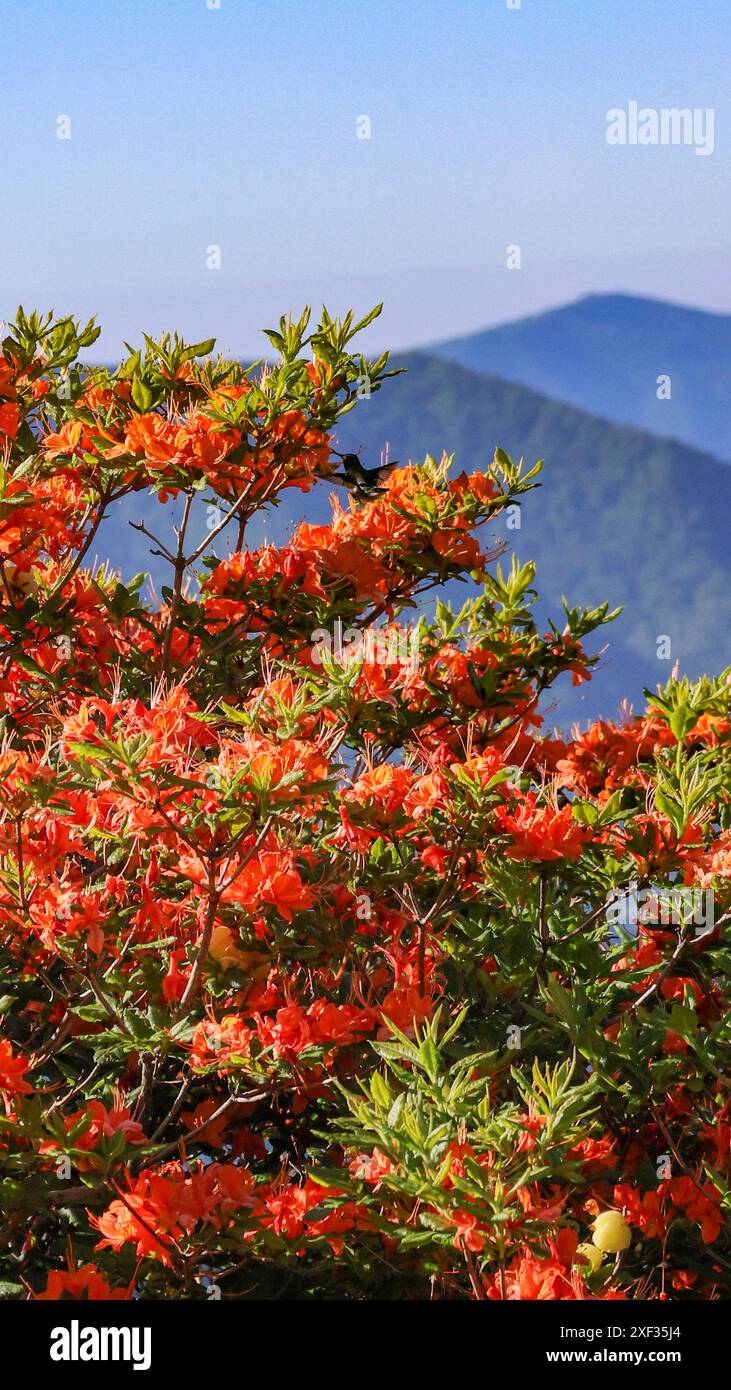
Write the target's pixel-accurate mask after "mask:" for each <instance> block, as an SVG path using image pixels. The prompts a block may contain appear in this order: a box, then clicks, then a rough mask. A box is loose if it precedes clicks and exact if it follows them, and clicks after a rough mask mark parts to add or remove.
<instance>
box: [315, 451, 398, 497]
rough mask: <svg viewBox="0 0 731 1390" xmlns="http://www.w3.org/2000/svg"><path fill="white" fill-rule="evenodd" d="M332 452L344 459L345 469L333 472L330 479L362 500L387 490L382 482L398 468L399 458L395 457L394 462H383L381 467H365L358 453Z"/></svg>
mask: <svg viewBox="0 0 731 1390" xmlns="http://www.w3.org/2000/svg"><path fill="white" fill-rule="evenodd" d="M331 452H332V453H333V454H335V455H336V457H337V458H339V459H342V461H343V471H342V473H333V475H332V477H331V478H330V481H331V482H333V483H340V484H341V486H342V487H345V488H347V489H348V492H349V493H351V494H352V496H353V497H355V498H356V500H357V501H360V502H366V501H370V500H371V499H372V498H374V497H379V496H380V494H381V493H382V492H385V491H386V489H385V487H382V486H381V483H382V482H383V481H384V479H386V478H387V477H388V475H389V473H393V470H394V468H398V459H394V460H393V463H382V464H381V466H380V468H364V467H363V464H362V463H361V461H360V459H359V458H358V455H357V454H339V453H338V451H337V449H333V450H332V451H331Z"/></svg>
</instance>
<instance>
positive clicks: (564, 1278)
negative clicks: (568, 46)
mask: <svg viewBox="0 0 731 1390" xmlns="http://www.w3.org/2000/svg"><path fill="white" fill-rule="evenodd" d="M369 317H370V316H369ZM367 321H369V320H368V319H366V320H363V321H361V324H355V323H354V322H353V319H352V316H350V315H349V316H347V317H346V319H345V320H343V321H339V320H334V319H331V318H330V316H329V315H327V314H326V313H323V317H322V320H321V322H320V323H319V324H318V325H317V327H316V328H314V330H312V331H310V327H309V321H308V318H307V316H306V315H305V316H303V317H302V319H300V320H299V321H298V322H294V321H292V320H291V319H283V320H282V321H281V322H280V325H279V328H278V329H277V330H271V331H270V340H271V344H272V347H273V349H274V353H275V354H276V359H275V360H273V361H271V362H269V363H268V364H267V365H265V366H264V367H261V366H259V367H255V368H252V369H250V370H245V369H244V368H243V367H241V365H240V364H238V363H236V362H227V361H225V360H224V359H222V358H221V357H217V356H215V355H214V351H213V349H214V344H213V342H212V341H211V342H206V343H199V344H194V345H188V344H186V343H184V342H183V341H182V340H181V339H179V338H177V337H172V338H171V337H165V338H163V339H161V340H159V341H157V342H155V341H153V340H151V339H148V340H146V342H145V347H144V349H143V350H140V351H139V352H134V353H132V354H131V355H130V356H129V357H128V358H127V359H126V360H125V361H124V362H123V363H122V364H121V365H120V366H119V368H118V369H117V370H115V371H108V370H106V369H105V370H101V369H94V368H89V367H87V366H84V365H83V364H82V363H81V362H80V360H79V358H80V354H81V353H82V352H85V351H86V350H87V349H88V348H89V347H90V346H91V345H92V344H93V341H94V338H95V331H96V330H95V328H94V325H93V324H92V325H87V326H86V328H84V329H82V328H79V326H78V325H76V324H74V323H73V322H72V321H70V320H58V321H57V320H54V319H53V318H52V317H50V316H47V317H45V318H43V317H40V316H38V315H31V316H26V315H25V314H23V313H22V312H19V315H18V319H17V322H16V324H15V325H14V326H13V327H12V328H11V329H10V331H9V333H8V335H7V336H6V338H5V340H4V342H3V345H2V357H0V456H1V458H2V468H1V470H0V721H1V722H0V733H1V739H2V741H1V743H0V962H1V964H2V971H3V990H4V994H3V997H2V999H1V1000H0V1010H1V1012H0V1204H1V1206H2V1240H1V1241H0V1258H1V1259H2V1265H3V1274H2V1278H3V1281H4V1288H5V1290H6V1296H10V1297H18V1298H50V1299H55V1298H62V1297H65V1298H72V1299H85V1298H89V1299H100V1298H115V1299H121V1298H131V1297H133V1296H140V1297H143V1298H170V1297H173V1298H188V1299H196V1298H200V1299H205V1298H208V1297H211V1296H212V1295H215V1296H219V1297H224V1298H225V1297H234V1298H236V1297H256V1298H268V1297H274V1296H277V1297H280V1296H282V1294H283V1293H284V1294H285V1296H288V1297H292V1298H304V1297H312V1296H323V1297H348V1298H359V1299H368V1298H380V1297H403V1296H407V1297H412V1298H429V1297H442V1298H447V1299H453V1298H456V1299H460V1298H469V1299H486V1300H502V1299H520V1298H524V1299H535V1298H541V1299H559V1300H560V1299H625V1298H634V1297H651V1298H678V1299H691V1298H692V1299H707V1298H716V1297H728V1295H729V1289H730V1288H731V1284H730V1274H729V1272H730V1271H731V1236H730V1232H729V1211H730V1210H731V1193H730V1191H729V1187H730V1184H731V1172H730V1166H731V1095H730V1094H729V1082H728V1074H729V1065H728V1064H729V1056H728V1038H729V1033H728V1002H729V1001H728V995H729V964H730V958H729V950H728V938H727V921H728V920H729V919H731V809H730V807H729V791H730V789H731V753H730V750H731V717H730V715H729V699H730V688H729V680H728V675H727V674H726V673H722V674H721V675H719V676H717V677H715V678H707V679H704V680H701V681H698V682H695V683H693V684H691V683H689V682H687V681H684V680H678V679H673V680H671V681H670V682H669V683H668V685H667V686H665V687H664V689H661V690H659V691H658V692H657V694H656V695H654V696H652V697H651V698H649V699H648V704H647V708H646V709H645V710H644V711H642V712H640V713H638V714H633V713H632V712H631V711H630V710H629V709H626V710H624V711H623V712H622V713H621V714H620V716H619V717H618V718H617V720H616V721H614V722H610V721H603V722H601V723H597V724H594V725H593V726H591V727H590V728H589V729H586V730H579V729H575V730H574V731H573V733H572V734H570V735H561V734H559V733H557V732H555V731H552V729H551V727H550V723H549V721H548V719H547V716H546V713H545V711H546V708H547V705H548V704H550V701H549V700H548V697H547V692H548V691H549V689H550V687H551V685H552V684H553V683H554V681H556V680H557V679H558V678H564V679H566V678H570V679H572V680H573V681H574V682H581V681H584V680H586V679H589V678H590V675H591V671H592V667H593V666H594V665H595V663H596V660H597V658H596V656H593V655H591V654H590V653H589V650H588V646H587V638H590V637H591V635H592V634H593V633H594V632H595V631H596V630H598V629H599V628H601V627H602V626H603V624H605V623H606V622H608V621H609V620H610V619H611V617H612V616H613V615H612V614H610V613H608V611H607V608H606V605H604V606H602V607H599V608H595V609H582V608H574V607H570V606H569V605H568V604H567V605H566V608H565V612H564V614H563V616H562V619H561V621H560V623H551V624H549V627H548V630H541V628H540V627H539V625H538V624H537V622H536V619H535V610H534V601H535V591H534V589H533V582H534V578H535V573H534V568H533V566H532V565H531V564H530V563H522V564H521V563H520V562H519V561H518V560H517V559H516V558H515V557H513V558H512V559H511V561H510V563H508V560H507V558H504V557H503V549H504V542H503V541H502V540H501V537H500V534H499V533H498V532H497V531H496V525H497V519H498V518H499V516H500V513H501V512H502V511H504V510H505V508H507V507H508V506H515V505H517V504H519V503H521V502H522V501H523V500H524V499H525V498H527V497H528V496H529V494H531V493H532V491H533V489H534V488H535V487H536V485H537V478H538V472H539V469H538V467H532V468H526V466H525V465H524V464H523V463H522V461H521V463H519V464H516V463H514V462H513V461H512V460H511V459H510V458H509V457H508V455H506V454H505V453H503V451H502V450H501V449H497V450H495V452H494V456H492V457H491V458H490V459H489V461H488V462H487V463H485V462H482V461H476V462H477V463H478V464H480V462H482V466H477V467H475V468H474V469H473V471H469V472H459V473H457V472H456V471H455V470H454V467H453V465H452V461H451V460H450V459H448V458H445V459H442V460H440V461H437V460H435V459H432V458H427V459H426V460H425V461H424V462H423V463H420V464H414V463H410V464H408V465H407V466H405V467H403V468H399V469H397V470H395V471H393V472H392V473H390V475H389V476H388V478H387V480H384V482H383V484H382V486H381V487H380V490H378V492H377V494H376V495H375V496H374V497H369V498H366V499H363V498H359V497H351V498H350V499H348V500H347V505H344V497H343V495H342V494H341V493H337V492H334V493H333V494H332V498H331V502H332V517H331V520H330V522H329V523H328V524H324V525H313V524H309V523H302V524H301V525H299V526H298V527H297V528H296V529H295V530H294V531H293V533H292V535H291V537H290V539H289V541H288V542H287V543H286V544H283V545H280V546H273V545H265V546H263V547H259V548H256V549H250V548H249V547H248V546H247V542H246V531H247V526H248V523H249V521H250V519H251V517H252V516H253V515H254V514H255V513H256V512H257V511H259V510H261V509H262V508H266V507H268V506H271V505H274V504H275V502H276V500H277V498H278V497H279V495H280V494H281V492H282V490H283V489H285V488H293V487H294V488H299V489H301V490H302V491H309V490H312V489H313V488H315V487H321V488H322V489H323V490H324V494H325V495H327V493H328V491H330V490H331V489H332V488H333V487H337V486H338V485H339V480H338V479H337V477H336V474H337V456H336V455H334V453H333V449H334V448H335V447H337V442H338V421H339V419H340V417H341V416H342V415H343V414H344V413H345V412H346V411H348V410H350V409H351V408H352V407H353V405H354V404H355V403H356V402H357V392H358V383H359V381H361V380H362V378H363V376H364V375H367V376H368V379H369V381H370V383H371V389H372V390H373V389H380V387H381V385H382V384H383V382H384V381H385V380H386V378H387V377H388V376H389V372H388V370H387V366H388V363H387V358H386V357H385V356H384V357H383V358H380V359H379V360H378V361H377V362H375V363H366V362H364V359H363V358H362V357H359V356H354V355H353V354H352V352H351V340H352V338H353V336H354V334H355V333H356V332H357V331H358V330H359V328H361V327H363V326H364V325H365V323H366V322H367ZM390 389H394V390H397V387H396V386H394V387H392V388H390ZM333 479H335V482H333ZM132 492H145V493H147V494H149V496H150V499H151V509H150V512H149V513H147V512H146V516H148V515H157V514H159V515H160V516H161V517H164V516H165V514H166V511H165V509H166V508H168V509H169V508H172V507H175V508H176V509H177V510H176V518H177V520H178V525H177V529H176V531H175V532H173V533H172V534H169V533H168V532H166V533H165V534H164V536H163V537H160V536H159V535H157V534H155V533H153V532H152V530H150V529H149V528H151V527H152V526H153V525H154V523H153V522H152V521H150V522H149V527H148V524H147V521H146V522H145V524H144V525H143V526H142V527H141V528H140V529H141V530H142V531H143V532H144V533H145V534H149V536H150V540H151V544H153V545H155V546H156V548H157V550H158V553H159V554H162V555H163V556H164V557H165V558H166V559H167V561H168V563H169V566H170V584H169V586H166V588H165V589H164V590H163V596H162V599H161V600H157V599H155V598H154V596H153V597H150V598H147V597H145V596H144V593H143V589H142V582H141V580H140V581H138V582H135V583H127V584H125V583H123V582H122V580H121V579H120V578H119V576H117V575H115V574H114V573H112V572H111V571H110V570H109V568H107V567H105V568H102V569H99V568H98V567H95V566H94V565H93V564H92V563H91V562H90V556H91V555H92V554H93V546H94V542H95V538H96V537H97V535H98V532H99V527H100V526H101V524H102V522H103V521H105V520H106V519H107V518H109V517H110V516H113V515H114V508H115V506H116V505H117V504H118V503H119V502H120V501H121V500H122V499H124V498H125V497H127V496H128V495H129V494H130V493H132ZM196 498H202V499H203V500H204V501H207V502H208V504H209V506H211V507H213V508H215V515H216V516H220V518H221V520H220V522H218V521H216V524H215V527H214V530H213V532H211V533H209V535H208V536H207V538H206V539H205V540H204V541H203V542H196V541H195V540H194V539H192V533H191V530H190V521H191V516H192V514H193V508H194V503H195V499H196ZM155 499H157V501H155ZM528 505H530V506H537V505H538V502H537V499H535V498H532V497H531V498H530V501H529V502H528ZM181 518H182V519H181ZM162 525H163V523H162V522H161V524H160V528H158V529H161V528H162ZM219 536H220V538H221V542H222V547H216V546H215V545H214V541H215V540H217V539H218V538H219ZM222 548H223V552H224V553H223V554H222V553H221V549H222ZM455 580H469V581H470V583H471V588H470V589H469V590H468V592H469V595H470V596H469V597H467V599H466V600H465V601H464V602H463V604H462V606H461V608H455V607H454V606H453V604H452V602H448V601H447V599H446V598H445V596H444V592H442V593H441V594H440V595H439V596H435V597H436V601H435V602H432V601H431V600H430V599H428V598H426V596H427V595H428V594H430V593H431V591H439V590H442V591H444V586H446V585H450V586H451V587H450V589H449V591H448V595H453V593H454V586H453V581H455ZM415 607H416V608H417V609H418V611H419V613H420V616H419V620H418V627H417V628H414V627H413V624H412V623H411V618H410V615H411V614H413V611H414V608H415ZM407 618H408V619H409V626H408V628H407V627H406V626H405V622H406V619H407ZM335 630H347V631H348V632H351V633H355V634H358V633H362V634H371V635H372V636H373V639H374V640H373V641H370V642H369V641H363V642H362V643H356V644H354V651H353V652H352V653H351V656H350V658H349V660H348V661H347V662H338V661H336V660H332V659H331V658H330V656H329V655H327V654H326V655H323V652H322V649H321V644H320V648H318V645H317V637H316V634H318V633H320V634H322V633H328V632H333V631H335ZM413 631H416V632H417V634H418V643H417V644H416V645H417V648H418V660H417V661H414V660H413V659H411V655H412V652H413V650H414V644H413V643H412V642H411V640H409V641H408V642H406V641H403V642H402V641H399V640H396V639H397V638H398V635H399V634H403V633H404V632H408V633H411V632H413ZM313 634H315V637H314V638H313ZM379 634H380V639H379ZM394 634H395V639H394V640H391V638H392V637H394ZM386 638H388V641H386V640H385V639H386ZM381 639H383V640H381ZM384 650H385V651H387V653H388V656H387V659H383V658H382V653H383V651H384ZM374 653H376V654H377V653H380V654H381V656H380V659H376V656H375V655H374ZM649 886H652V888H653V891H655V890H656V891H662V890H663V889H664V890H665V891H666V892H668V893H670V892H672V891H676V892H677V891H679V890H680V889H681V888H684V889H687V890H693V889H697V890H703V891H704V892H710V893H712V894H713V900H714V906H715V912H714V918H713V923H712V928H711V929H710V930H706V931H704V932H703V933H701V934H699V933H696V932H695V931H694V929H693V927H692V924H691V923H686V922H685V921H684V919H683V917H682V915H681V916H680V917H679V918H678V920H677V921H676V920H666V919H663V918H660V919H658V918H657V917H656V918H655V919H654V920H649V921H647V920H640V921H638V922H635V923H633V922H631V921H627V922H624V923H621V924H619V925H616V924H615V925H613V926H612V927H611V929H610V927H609V926H608V923H607V912H606V908H607V902H608V901H611V900H612V899H616V898H618V897H621V896H622V895H626V894H628V893H630V892H631V891H636V890H638V889H639V890H640V891H642V890H644V889H646V888H648V887H649Z"/></svg>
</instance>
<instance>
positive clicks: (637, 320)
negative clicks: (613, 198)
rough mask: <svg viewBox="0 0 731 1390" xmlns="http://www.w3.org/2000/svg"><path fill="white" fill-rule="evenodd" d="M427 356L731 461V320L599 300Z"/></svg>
mask: <svg viewBox="0 0 731 1390" xmlns="http://www.w3.org/2000/svg"><path fill="white" fill-rule="evenodd" d="M426 351H427V352H428V353H429V354H430V355H433V356H436V357H443V358H446V359H447V360H448V361H451V362H456V363H458V364H459V365H461V366H464V367H469V368H471V370H473V371H478V372H487V373H490V374H491V375H493V376H499V377H502V378H503V379H504V380H506V381H513V382H519V383H520V384H521V385H524V386H530V387H532V388H533V389H534V390H536V391H541V392H543V394H544V395H547V396H551V397H553V398H554V399H555V400H560V401H565V402H566V403H567V404H569V405H574V406H578V407H580V408H581V409H583V410H588V411H590V412H591V413H592V414H594V415H599V416H602V417H604V418H606V419H608V420H611V421H613V422H614V423H615V424H631V425H636V426H638V427H639V428H641V429H646V430H651V431H652V432H653V433H654V434H659V435H663V436H665V437H668V438H675V439H679V440H682V441H683V442H684V443H687V444H692V445H693V446H695V447H696V448H699V449H703V450H704V451H705V452H708V453H711V454H713V455H715V456H716V457H717V458H723V459H725V460H731V410H729V405H728V401H729V389H730V387H731V315H729V314H714V313H709V312H707V311H705V310H702V309H693V308H688V307H686V306H684V305H680V304H670V303H667V302H666V301H664V300H659V299H646V298H642V297H640V296H636V295H629V294H592V295H587V296H586V297H585V298H583V299H579V300H577V301H576V302H575V303H573V304H566V305H562V306H561V307H560V308H558V309H549V310H547V311H545V312H543V313H540V314H535V315H533V316H531V317H529V318H523V319H518V320H516V321H515V322H513V323H506V324H499V325H498V326H497V327H495V328H487V329H485V330H484V331H483V332H479V333H472V334H470V335H468V336H465V337H459V338H453V339H451V340H449V341H447V342H442V343H437V344H436V345H435V346H434V347H429V348H427V349H426ZM659 377H669V378H670V393H671V394H670V398H669V399H659V398H658V389H661V390H662V391H664V392H665V394H667V386H666V385H664V384H661V387H660V388H658V378H659Z"/></svg>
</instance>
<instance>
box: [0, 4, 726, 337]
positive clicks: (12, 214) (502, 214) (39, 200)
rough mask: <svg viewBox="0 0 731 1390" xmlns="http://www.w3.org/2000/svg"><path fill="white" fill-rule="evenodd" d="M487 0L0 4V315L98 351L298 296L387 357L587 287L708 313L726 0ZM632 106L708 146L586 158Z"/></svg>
mask: <svg viewBox="0 0 731 1390" xmlns="http://www.w3.org/2000/svg"><path fill="white" fill-rule="evenodd" d="M214 3H215V0H208V4H214ZM510 3H511V0H449V3H446V0H444V2H443V3H442V0H368V2H367V3H363V4H353V3H329V0H328V3H324V0H296V2H295V0H220V9H215V8H211V9H209V8H208V7H207V4H206V0H124V3H114V0H0V83H1V86H0V90H1V92H2V112H3V185H2V186H3V195H2V231H1V232H0V316H2V315H5V316H7V315H8V314H12V313H13V312H14V310H15V306H16V304H17V303H18V302H19V301H21V302H23V304H24V305H25V306H26V307H31V306H33V305H36V306H39V307H42V306H48V307H50V306H53V307H55V308H56V310H57V311H59V312H60V311H64V312H67V311H73V312H77V313H81V314H90V313H92V312H96V313H97V314H98V316H99V318H100V321H101V322H102V323H103V325H104V329H105V333H104V337H103V339H102V344H101V346H102V349H103V350H104V351H105V352H106V353H109V354H112V353H116V351H117V349H118V347H119V345H120V342H121V340H122V338H123V337H126V338H128V339H132V338H136V337H137V335H138V334H139V332H140V330H142V329H143V328H144V329H146V330H147V331H150V332H158V331H160V330H161V329H162V328H164V327H169V328H174V327H177V328H178V329H180V330H181V331H183V332H185V333H187V334H189V335H194V336H196V337H201V336H206V335H208V334H213V333H215V334H217V335H218V338H219V342H220V344H221V346H222V347H224V348H228V349H230V350H231V351H241V352H247V351H248V352H252V351H260V350H261V341H260V340H259V339H258V337H257V329H258V328H260V327H261V326H262V325H263V324H265V323H270V322H271V321H272V320H273V319H274V318H275V317H278V315H279V314H280V313H281V312H283V311H284V310H286V309H288V308H290V307H292V308H298V307H299V306H300V305H301V304H302V303H303V302H304V301H310V302H313V301H314V302H315V303H316V304H318V303H320V302H322V300H323V299H325V301H326V302H327V303H328V306H329V307H331V308H332V309H333V310H336V311H340V310H341V309H343V308H344V307H346V306H347V305H349V304H350V303H354V304H355V305H356V307H357V308H359V309H365V308H366V307H370V305H371V304H372V303H374V302H375V301H376V300H378V299H384V300H385V311H384V316H383V319H382V321H381V325H380V327H379V328H378V330H377V332H376V334H375V338H374V339H373V340H372V341H375V342H378V343H381V342H383V343H389V344H391V345H393V346H406V345H410V344H417V343H426V342H428V341H429V340H430V339H436V338H439V337H444V336H447V335H449V334H452V333H458V332H465V331H469V330H471V329H474V328H478V327H482V326H485V325H487V324H489V323H493V322H496V321H499V320H504V319H508V318H513V317H518V316H520V315H522V314H523V313H526V312H532V311H534V310H536V309H539V308H542V307H545V306H549V305H554V304H557V303H560V302H562V301H564V300H566V299H569V298H575V297H576V296H578V295H579V294H582V293H585V292H587V291H591V290H612V289H628V290H632V291H635V292H644V293H649V294H655V295H659V296H663V297H667V298H670V299H674V300H678V301H682V302H685V303H690V304H696V305H700V306H703V307H707V308H719V309H724V310H731V277H730V276H729V274H728V265H729V261H728V250H729V239H730V236H731V233H730V231H729V216H728V208H729V186H730V185H729V172H730V162H731V161H730V159H729V105H730V100H729V82H728V74H729V71H730V70H731V0H611V3H605V0H522V3H521V6H520V9H509V8H508V5H509V4H510ZM512 3H513V4H515V3H517V0H512ZM633 100H636V101H638V102H639V103H640V105H641V106H651V107H657V108H659V107H685V106H688V107H699V108H704V109H705V108H713V110H714V112H715V150H714V152H713V154H712V155H711V156H709V157H700V156H698V155H697V154H696V153H695V151H694V149H693V148H690V147H685V146H675V147H673V146H671V147H668V146H665V147H661V146H649V147H644V148H640V147H629V146H625V147H611V146H609V145H608V144H607V141H606V113H607V111H608V110H609V109H610V108H612V107H626V106H627V104H628V103H629V102H630V101H633ZM362 116H367V117H368V118H369V120H370V122H371V132H370V133H371V138H370V139H358V138H357V122H358V118H359V117H362ZM60 117H68V118H69V119H70V122H71V126H70V130H71V138H70V139H59V138H58V132H59V130H61V131H63V129H64V125H63V122H62V123H61V126H59V124H58V122H59V118H60ZM361 128H362V127H361ZM508 245H519V246H520V248H521V254H522V268H521V269H520V270H519V271H516V270H512V271H510V270H508V269H507V268H506V247H507V246H508ZM210 246H219V247H220V248H221V250H220V254H221V269H220V270H210V269H208V268H207V266H206V256H207V248H208V247H210Z"/></svg>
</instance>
